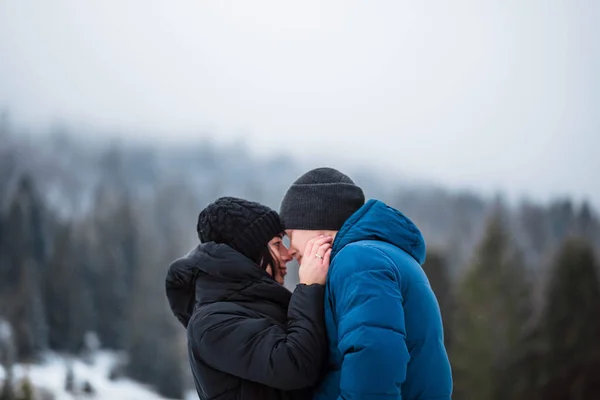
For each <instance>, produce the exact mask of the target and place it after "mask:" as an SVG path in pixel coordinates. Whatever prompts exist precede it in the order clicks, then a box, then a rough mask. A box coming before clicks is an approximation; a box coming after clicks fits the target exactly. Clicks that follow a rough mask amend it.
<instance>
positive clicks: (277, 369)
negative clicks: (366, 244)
mask: <svg viewBox="0 0 600 400" xmlns="http://www.w3.org/2000/svg"><path fill="white" fill-rule="evenodd" d="M166 286H167V296H168V298H169V303H170V305H171V308H172V310H173V312H174V314H175V315H176V316H177V318H178V319H179V320H180V321H181V323H182V324H183V325H184V326H186V327H187V337H188V353H189V359H190V364H191V367H192V372H193V376H194V380H195V383H196V390H197V391H198V396H199V397H200V399H207V400H208V399H211V400H212V399H215V400H216V399H219V400H225V399H238V400H269V399H310V398H311V395H312V388H313V386H314V385H315V384H316V383H317V381H318V380H319V379H320V378H321V377H322V374H323V372H324V368H323V367H324V363H325V360H326V356H327V336H326V331H325V322H324V315H323V312H324V311H323V310H324V307H323V296H324V287H323V286H322V285H310V286H307V285H302V284H301V285H298V286H297V287H296V290H295V291H294V292H293V293H290V291H289V290H287V289H286V288H285V287H283V286H281V285H279V284H278V283H277V282H275V280H273V278H271V276H269V274H267V273H266V272H265V271H264V270H262V269H260V268H259V267H258V266H257V265H255V264H254V263H253V262H252V261H250V260H249V259H248V258H246V257H245V256H243V255H242V254H240V253H238V252H237V251H235V250H233V249H232V248H230V247H229V246H226V245H222V244H215V243H205V244H201V245H199V246H198V247H197V248H196V249H194V250H192V252H190V254H188V255H187V256H186V257H184V258H181V259H178V260H176V261H175V262H173V264H171V266H170V267H169V272H168V275H167V280H166ZM194 289H195V290H194Z"/></svg>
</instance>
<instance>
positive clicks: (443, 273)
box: [423, 250, 453, 347]
mask: <svg viewBox="0 0 600 400" xmlns="http://www.w3.org/2000/svg"><path fill="white" fill-rule="evenodd" d="M423 270H424V271H425V273H426V274H427V278H428V279H429V283H430V284H431V288H432V289H433V292H434V293H435V296H436V298H437V301H438V303H439V305H440V310H441V312H442V320H443V323H444V342H445V344H446V347H449V346H450V342H451V337H452V332H451V329H452V323H451V321H452V312H453V305H452V282H451V281H450V274H449V271H448V264H447V262H446V260H445V259H444V257H443V256H442V254H441V253H440V252H438V251H435V250H429V251H428V252H427V260H426V261H425V264H424V265H423Z"/></svg>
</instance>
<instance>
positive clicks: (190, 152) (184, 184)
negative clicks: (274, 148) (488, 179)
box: [0, 124, 600, 400]
mask: <svg viewBox="0 0 600 400" xmlns="http://www.w3.org/2000/svg"><path fill="white" fill-rule="evenodd" d="M301 172H302V166H300V165H297V164H295V163H294V162H292V161H289V160H286V159H285V158H273V159H261V158H258V157H252V156H250V155H249V154H248V152H247V151H245V149H244V148H243V147H236V146H229V147H227V146H225V147H218V146H214V145H212V144H210V142H205V143H199V144H197V145H187V146H179V147H175V146H164V147H158V146H155V147H152V146H141V145H133V144H123V145H105V144H103V143H95V144H89V143H87V144H86V142H85V141H82V140H75V139H72V138H71V137H70V136H69V135H65V134H62V133H61V132H55V133H54V134H53V135H50V136H44V137H39V138H35V140H33V139H31V140H26V139H23V138H19V135H18V134H17V132H16V131H15V130H14V129H12V128H10V129H9V127H8V125H7V124H4V125H3V126H2V127H0V207H1V208H0V319H4V320H6V321H8V322H9V323H10V324H11V326H12V329H13V331H14V333H15V334H14V335H13V338H14V340H13V346H14V351H12V352H11V351H8V352H7V351H4V352H3V351H1V349H0V355H1V354H12V356H11V357H4V358H3V362H4V364H5V365H6V366H7V367H9V366H10V365H11V364H12V363H14V362H35V361H37V360H39V358H40V356H41V355H42V354H44V352H45V351H47V350H54V351H58V352H63V353H68V354H73V355H78V354H80V353H81V352H82V351H84V348H85V343H84V337H85V335H86V333H87V332H96V333H97V335H98V337H99V339H100V342H101V344H102V346H103V347H104V348H108V349H114V350H120V351H123V352H124V353H125V354H126V355H127V356H128V357H127V363H126V365H124V366H123V371H122V373H123V374H125V375H127V376H129V377H131V378H134V379H136V380H138V381H140V382H144V383H147V384H150V385H152V386H153V387H154V388H155V389H156V390H157V391H158V392H160V393H161V394H163V395H164V396H166V397H170V398H182V396H183V394H184V391H186V390H188V389H190V388H191V381H190V377H189V368H188V362H187V358H186V357H187V353H186V351H187V350H186V338H185V331H184V329H183V327H182V326H181V325H179V323H178V322H177V321H176V319H175V318H174V317H173V316H172V314H171V313H170V311H169V308H168V304H167V300H166V297H165V292H164V277H165V273H166V269H167V266H168V265H169V263H170V262H171V261H172V260H173V259H174V258H176V257H179V256H181V255H183V254H184V253H186V252H187V251H188V250H189V249H190V248H191V247H192V246H193V245H194V244H195V243H196V240H197V239H196V237H195V235H196V233H195V223H196V221H195V219H196V216H197V213H198V212H199V210H200V209H201V208H202V207H203V206H204V205H206V204H207V203H208V202H209V201H211V200H214V199H215V198H217V197H218V196H221V195H238V196H243V197H246V198H249V199H252V200H256V201H261V202H263V203H266V204H268V205H270V206H272V207H277V205H278V203H279V200H280V199H281V196H282V195H283V193H284V191H285V190H286V188H287V185H289V184H290V183H291V182H292V181H293V180H294V179H295V178H296V177H297V176H298V175H299V174H300V173H301ZM349 173H350V175H352V171H349ZM359 176H360V178H359V179H357V183H359V184H361V185H363V186H364V187H365V189H366V191H367V196H368V197H379V198H381V199H382V200H384V201H386V202H388V203H389V204H390V205H392V206H395V207H397V208H399V209H400V210H401V211H403V212H404V213H405V214H407V215H408V216H409V217H411V218H412V219H413V220H414V221H415V222H416V223H417V225H418V226H420V227H421V229H422V230H423V233H424V235H425V237H426V239H427V241H428V256H427V262H426V264H425V266H424V268H425V270H426V273H427V274H428V276H429V278H430V281H431V284H432V287H433V288H434V291H435V293H436V296H437V298H438V301H439V303H440V307H441V309H442V315H443V318H444V324H445V331H446V337H445V339H446V344H447V347H448V350H449V354H450V358H451V362H452V366H453V372H454V382H455V395H454V396H453V398H454V399H457V400H471V399H472V400H486V399H489V400H492V399H527V400H537V399H539V400H541V399H544V400H545V399H593V398H600V379H599V378H598V377H600V340H598V339H599V338H600V318H599V317H600V281H599V277H598V274H599V265H598V264H599V262H598V249H600V224H599V221H598V218H597V216H596V214H595V211H594V210H593V209H592V208H591V207H590V206H589V204H587V203H582V204H574V203H573V202H572V201H570V200H569V199H561V200H556V201H554V202H550V203H549V204H547V205H541V204H536V203H534V202H523V203H522V204H520V205H519V206H516V207H513V206H508V205H506V204H505V202H504V201H502V199H501V198H495V199H485V198H483V197H480V196H477V195H475V194H472V193H471V194H470V193H452V192H448V191H445V190H443V189H439V188H423V187H421V188H416V187H411V186H408V185H406V184H404V183H402V182H400V181H399V182H398V184H397V185H396V186H394V187H393V188H391V189H390V187H389V185H388V184H380V183H378V182H377V181H376V180H373V179H366V178H365V177H369V174H368V172H363V173H362V174H359ZM293 275H294V271H292V272H291V273H290V274H289V275H288V282H287V285H288V286H289V287H293V285H294V283H295V279H296V278H295V277H294V276H293ZM265 362H267V361H266V360H265ZM115 374H117V372H115ZM33 383H34V385H35V382H33ZM5 386H6V385H5ZM1 396H2V394H0V398H1Z"/></svg>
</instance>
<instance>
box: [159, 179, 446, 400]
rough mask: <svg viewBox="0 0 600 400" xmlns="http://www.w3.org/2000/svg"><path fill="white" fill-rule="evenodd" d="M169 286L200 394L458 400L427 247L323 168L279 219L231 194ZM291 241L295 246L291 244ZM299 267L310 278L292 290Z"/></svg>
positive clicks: (207, 213)
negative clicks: (294, 264)
mask: <svg viewBox="0 0 600 400" xmlns="http://www.w3.org/2000/svg"><path fill="white" fill-rule="evenodd" d="M197 232H198V236H199V239H200V242H201V243H200V244H199V245H198V246H197V247H196V248H195V249H193V250H192V251H191V252H190V253H189V254H188V255H186V256H185V257H182V258H180V259H178V260H176V261H174V262H173V263H172V264H171V266H170V267H169V271H168V273H167V278H166V291H167V297H168V300H169V304H170V306H171V309H172V311H173V314H174V315H175V316H176V317H177V319H178V320H179V321H180V322H181V323H182V324H183V326H184V327H185V328H186V329H187V338H188V354H189V361H190V365H191V368H192V373H193V376H194V381H195V384H196V390H197V392H198V396H199V398H200V399H211V400H212V399H215V400H217V399H223V400H225V399H241V400H250V399H251V400H270V399H317V400H337V399H346V400H350V399H360V400H384V399H385V400H392V399H394V400H396V399H397V400H401V399H403V400H449V399H450V398H451V393H452V376H451V368H450V363H449V361H448V356H447V353H446V349H445V347H444V337H443V336H444V334H443V329H442V319H441V315H440V308H439V306H438V303H437V300H436V298H435V295H434V293H433V291H432V290H431V287H430V285H429V281H428V280H427V277H426V275H425V273H424V272H423V269H422V268H421V265H422V264H423V262H424V261H425V241H424V239H423V236H422V235H421V232H420V231H419V229H418V228H417V227H416V226H415V225H414V224H413V223H412V222H411V221H410V219H408V218H407V217H406V216H404V215H403V214H402V213H401V212H399V211H398V210H396V209H394V208H391V207H389V206H387V205H386V204H384V203H383V202H381V201H378V200H369V201H366V202H365V196H364V193H363V191H362V189H361V188H360V187H358V186H357V185H355V183H354V182H353V181H352V180H351V179H350V178H349V177H348V176H346V175H344V174H343V173H341V172H340V171H337V170H335V169H332V168H318V169H314V170H311V171H309V172H307V173H306V174H304V175H302V176H301V177H300V178H298V179H297V180H296V181H295V182H294V183H293V184H292V185H291V187H290V188H289V189H288V191H287V193H286V194H285V196H284V198H283V201H282V203H281V207H280V214H278V213H277V212H275V211H274V210H271V209H270V208H268V207H266V206H264V205H261V204H258V203H254V202H250V201H246V200H243V199H238V198H232V197H223V198H220V199H217V200H216V201H215V202H214V203H211V204H210V205H209V206H207V207H206V208H205V209H204V210H202V212H200V215H199V218H198V224H197ZM284 236H287V237H288V239H289V248H287V247H286V246H285V245H284V243H283V238H284ZM293 258H295V259H296V260H297V261H298V262H299V264H300V268H299V278H300V283H299V284H298V285H297V286H296V288H295V289H294V291H293V292H290V291H289V290H288V289H287V288H285V287H284V286H283V278H284V276H285V274H286V268H285V265H286V263H287V262H289V261H291V260H292V259H293Z"/></svg>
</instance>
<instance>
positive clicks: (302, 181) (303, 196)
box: [280, 168, 365, 231]
mask: <svg viewBox="0 0 600 400" xmlns="http://www.w3.org/2000/svg"><path fill="white" fill-rule="evenodd" d="M364 204H365V195H364V193H363V191H362V189H361V188H360V187H358V186H356V185H355V184H354V182H353V181H352V179H350V178H349V177H348V176H346V175H344V174H343V173H341V172H340V171H338V170H336V169H333V168H317V169H313V170H311V171H308V172H307V173H305V174H304V175H302V176H301V177H300V178H298V179H297V180H296V182H294V183H293V184H292V186H291V187H290V188H289V189H288V191H287V193H286V194H285V196H284V198H283V201H282V202H281V209H280V215H281V219H282V220H283V223H284V224H285V227H286V229H301V230H311V231H312V230H332V231H338V230H340V228H341V227H342V225H344V223H345V222H346V220H347V219H348V218H349V217H350V216H351V215H352V214H354V213H355V212H356V211H358V209H359V208H361V207H362V206H363V205H364Z"/></svg>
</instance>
